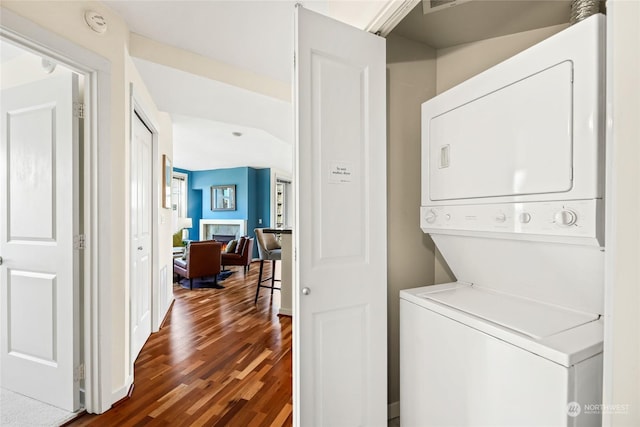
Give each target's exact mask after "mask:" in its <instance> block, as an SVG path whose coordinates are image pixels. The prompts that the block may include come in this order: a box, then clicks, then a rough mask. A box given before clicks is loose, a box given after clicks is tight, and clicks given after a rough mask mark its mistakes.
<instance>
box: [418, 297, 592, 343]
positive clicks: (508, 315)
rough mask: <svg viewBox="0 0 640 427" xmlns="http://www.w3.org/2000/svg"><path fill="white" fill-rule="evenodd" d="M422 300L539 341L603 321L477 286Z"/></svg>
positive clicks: (590, 315) (584, 314) (585, 314)
mask: <svg viewBox="0 0 640 427" xmlns="http://www.w3.org/2000/svg"><path fill="white" fill-rule="evenodd" d="M419 296H420V297H422V298H425V299H429V300H433V301H436V302H438V303H440V304H444V305H446V306H449V307H451V308H454V309H456V310H460V311H463V312H466V313H468V314H471V315H473V316H476V317H479V318H481V319H484V320H487V321H489V322H492V323H496V324H498V325H501V326H503V327H505V328H509V329H511V330H514V331H517V332H519V333H521V334H524V335H527V336H529V337H531V338H534V339H537V340H540V339H543V338H547V337H550V336H552V335H555V334H558V333H560V332H563V331H566V330H569V329H572V328H575V327H578V326H580V325H584V324H585V323H589V322H593V321H594V320H597V319H598V317H599V316H598V315H597V314H592V313H584V312H579V311H574V310H569V309H566V308H562V307H558V306H554V305H549V304H544V303H541V302H537V301H534V300H530V299H525V298H521V297H517V296H513V295H508V294H504V293H500V292H496V291H492V290H490V289H487V288H481V287H478V286H473V285H469V286H461V287H456V288H454V289H448V290H442V291H436V292H425V293H423V294H421V295H419Z"/></svg>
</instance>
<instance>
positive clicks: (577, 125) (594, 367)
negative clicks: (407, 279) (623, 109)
mask: <svg viewBox="0 0 640 427" xmlns="http://www.w3.org/2000/svg"><path fill="white" fill-rule="evenodd" d="M604 23H605V19H604V17H603V16H602V15H594V16H592V17H590V18H588V19H586V20H584V21H582V22H580V23H579V24H576V25H574V26H572V27H569V28H567V29H566V30H564V31H562V32H560V33H558V34H556V35H554V36H552V37H550V38H549V39H547V40H545V41H543V42H541V43H539V44H537V45H535V46H533V47H531V48H529V49H527V50H526V51H524V52H522V53H520V54H518V55H516V56H514V57H512V58H510V59H508V60H507V61H505V62H503V63H501V64H499V65H497V66H495V67H493V68H491V69H489V70H487V71H485V72H483V73H481V74H479V75H477V76H475V77H473V78H472V79H470V80H467V81H466V82H464V83H462V84H460V85H459V86H457V87H454V88H452V89H450V90H448V91H447V92H444V93H442V94H440V95H438V96H437V97H435V98H433V99H432V100H430V101H428V102H426V103H424V104H423V106H422V206H421V210H420V221H421V228H422V230H423V231H424V232H425V233H429V234H430V235H431V236H432V238H433V240H434V242H435V244H436V246H437V247H438V249H439V250H440V252H441V253H442V255H443V257H444V259H445V260H446V262H447V264H448V265H449V267H450V268H451V270H452V272H453V273H454V274H455V276H456V279H457V282H455V283H447V284H441V285H435V286H428V287H422V288H416V289H409V290H405V291H402V292H401V293H400V298H401V300H400V305H401V309H400V311H401V314H400V322H401V333H400V341H401V344H400V346H401V347H400V351H401V356H400V363H401V400H400V412H401V417H400V420H401V424H402V425H403V426H445V425H446V426H488V425H502V426H523V425H528V426H591V425H600V424H601V416H600V414H599V413H598V409H599V406H598V404H599V403H600V402H601V394H602V341H603V322H602V314H603V303H604V301H603V300H604V297H603V294H604V289H603V287H604V276H603V271H604V218H603V216H604V200H603V196H604V37H605V31H604Z"/></svg>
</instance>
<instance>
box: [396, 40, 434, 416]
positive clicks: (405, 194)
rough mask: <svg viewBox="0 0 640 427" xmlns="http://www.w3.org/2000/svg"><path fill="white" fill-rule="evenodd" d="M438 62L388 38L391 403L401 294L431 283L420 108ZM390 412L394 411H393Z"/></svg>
mask: <svg viewBox="0 0 640 427" xmlns="http://www.w3.org/2000/svg"><path fill="white" fill-rule="evenodd" d="M435 58H436V52H435V50H434V49H432V48H430V47H428V46H426V45H424V44H421V43H417V42H414V41H411V40H407V39H404V38H402V37H400V36H394V35H391V36H389V38H388V39H387V91H388V92H387V123H388V126H387V132H388V138H387V168H388V170H387V218H388V220H387V224H388V225H387V248H388V249H387V253H388V260H387V264H388V268H387V277H388V296H387V301H388V307H389V309H388V317H387V321H388V327H387V330H388V341H389V344H388V363H389V373H388V375H389V381H388V387H389V395H388V400H389V403H391V404H393V403H395V402H398V401H399V400H400V374H399V370H400V362H399V352H400V349H399V334H400V328H399V313H400V300H399V292H400V290H401V289H407V288H415V287H418V286H425V285H431V284H433V276H434V255H433V250H434V246H433V242H432V241H431V238H430V237H429V236H427V235H426V234H424V233H423V232H422V230H421V229H420V129H421V128H420V105H421V104H422V103H423V102H424V101H426V100H428V99H430V98H432V97H433V96H434V95H435V93H436V61H435ZM390 409H391V410H390V412H391V411H392V410H393V407H392V408H390ZM390 415H395V414H392V413H390Z"/></svg>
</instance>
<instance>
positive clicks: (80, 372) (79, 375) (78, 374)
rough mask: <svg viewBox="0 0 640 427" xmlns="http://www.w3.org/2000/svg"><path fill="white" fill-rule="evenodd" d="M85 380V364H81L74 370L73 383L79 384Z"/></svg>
mask: <svg viewBox="0 0 640 427" xmlns="http://www.w3.org/2000/svg"><path fill="white" fill-rule="evenodd" d="M84 378H85V371H84V363H81V364H80V365H78V366H76V368H75V369H74V370H73V382H76V383H77V382H78V381H80V380H84Z"/></svg>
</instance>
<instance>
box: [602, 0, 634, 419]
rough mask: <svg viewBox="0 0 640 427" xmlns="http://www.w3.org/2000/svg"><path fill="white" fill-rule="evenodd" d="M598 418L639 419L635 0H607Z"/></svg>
mask: <svg viewBox="0 0 640 427" xmlns="http://www.w3.org/2000/svg"><path fill="white" fill-rule="evenodd" d="M607 6H608V11H607V12H608V16H607V38H608V40H607V43H608V44H607V50H608V51H607V55H608V64H607V66H608V68H607V69H608V72H609V75H608V86H607V92H608V93H607V101H608V105H607V109H608V135H607V156H608V158H607V230H606V233H607V234H606V236H607V242H606V248H607V250H606V264H605V336H604V341H605V348H604V403H605V404H606V405H623V406H622V407H615V406H612V407H611V408H610V409H609V410H607V411H605V415H604V417H603V421H604V425H605V426H629V427H631V426H640V262H639V261H640V225H639V223H638V219H639V218H640V2H638V1H628V0H621V1H609V2H607Z"/></svg>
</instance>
